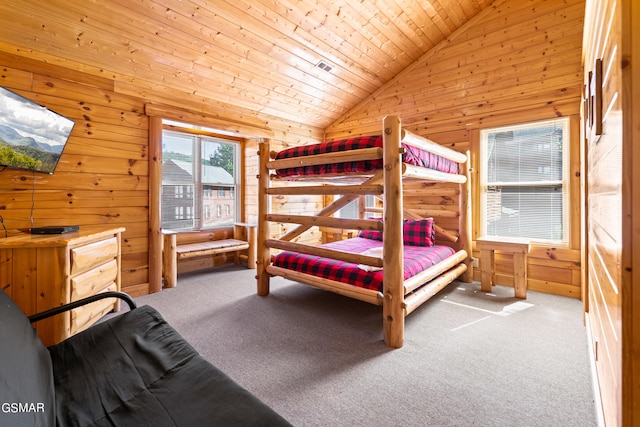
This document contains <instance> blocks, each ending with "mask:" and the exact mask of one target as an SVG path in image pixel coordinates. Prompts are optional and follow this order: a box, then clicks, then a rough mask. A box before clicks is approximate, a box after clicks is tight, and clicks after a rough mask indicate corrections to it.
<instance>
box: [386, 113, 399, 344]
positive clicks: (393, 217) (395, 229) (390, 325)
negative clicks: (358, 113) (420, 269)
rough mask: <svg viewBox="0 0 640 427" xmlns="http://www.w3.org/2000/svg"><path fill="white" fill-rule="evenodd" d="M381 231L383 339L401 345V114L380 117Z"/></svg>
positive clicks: (388, 342)
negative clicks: (382, 189)
mask: <svg viewBox="0 0 640 427" xmlns="http://www.w3.org/2000/svg"><path fill="white" fill-rule="evenodd" d="M382 129H383V136H382V138H383V145H384V157H383V159H384V231H383V247H384V249H383V253H384V256H383V272H384V279H383V286H384V289H383V297H384V299H383V305H382V317H383V324H384V342H385V343H386V344H387V345H388V346H390V347H393V348H400V347H402V345H403V342H404V289H403V284H404V267H403V264H404V261H403V250H402V167H401V163H400V160H401V159H400V118H399V117H397V116H388V117H385V118H384V120H383V126H382Z"/></svg>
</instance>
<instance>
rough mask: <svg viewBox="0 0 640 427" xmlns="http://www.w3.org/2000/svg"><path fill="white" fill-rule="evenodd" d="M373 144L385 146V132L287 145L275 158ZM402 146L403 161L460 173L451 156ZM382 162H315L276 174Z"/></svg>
mask: <svg viewBox="0 0 640 427" xmlns="http://www.w3.org/2000/svg"><path fill="white" fill-rule="evenodd" d="M374 147H380V148H382V136H361V137H355V138H349V139H342V140H337V141H328V142H322V143H319V144H311V145H304V146H299V147H293V148H288V149H286V150H282V151H280V152H279V153H278V154H277V156H276V160H281V159H290V158H295V157H304V156H312V155H317V154H327V153H336V152H342V151H350V150H357V149H361V148H374ZM402 147H403V148H404V154H403V155H402V161H403V162H404V163H408V164H410V165H414V166H421V167H424V168H428V169H433V170H437V171H440V172H445V173H451V174H457V173H458V163H456V162H454V161H452V160H448V159H445V158H444V157H442V156H439V155H437V154H433V153H430V152H428V151H425V150H421V149H419V148H416V147H413V146H410V145H406V144H402ZM382 163H383V162H382V159H376V160H360V161H352V162H342V163H331V164H323V165H314V166H298V167H292V168H286V169H278V170H277V171H276V174H277V175H278V176H280V177H302V176H315V175H323V174H349V173H364V172H369V171H372V170H376V169H380V168H382Z"/></svg>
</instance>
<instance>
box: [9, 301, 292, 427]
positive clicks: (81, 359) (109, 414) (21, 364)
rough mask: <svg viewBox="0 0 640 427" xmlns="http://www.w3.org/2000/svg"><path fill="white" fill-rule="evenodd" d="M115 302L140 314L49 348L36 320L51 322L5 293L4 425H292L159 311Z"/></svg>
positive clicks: (104, 324) (120, 317) (109, 322)
mask: <svg viewBox="0 0 640 427" xmlns="http://www.w3.org/2000/svg"><path fill="white" fill-rule="evenodd" d="M110 294H117V296H119V297H121V298H123V299H124V300H125V301H127V302H128V303H129V305H130V307H132V309H131V311H128V312H125V313H123V314H121V315H118V316H114V317H112V318H110V319H108V320H106V321H104V322H100V323H97V324H95V325H93V326H92V327H90V328H89V329H87V330H86V331H83V332H81V333H79V334H77V335H74V336H72V337H70V338H68V339H67V340H65V341H63V342H61V343H60V344H57V345H55V346H52V347H50V348H46V347H45V346H44V345H43V344H42V342H41V341H40V339H39V338H38V336H37V334H36V333H35V330H34V329H33V327H32V326H31V322H30V320H31V321H36V320H38V319H41V318H43V317H46V316H47V314H45V315H44V316H31V318H27V317H26V316H25V315H24V313H23V312H22V311H21V310H20V309H19V308H18V307H17V306H16V305H15V303H14V302H13V301H12V300H11V299H10V298H9V297H8V296H7V294H6V293H4V292H3V291H1V290H0V426H3V427H7V426H20V427H22V426H55V425H58V426H118V427H121V426H136V427H142V426H154V427H161V426H188V427H197V426H287V425H290V424H289V423H288V422H287V421H286V420H284V419H283V418H282V417H281V416H280V415H278V414H277V413H276V412H274V411H273V410H272V409H270V408H269V407H268V406H266V405H265V404H264V403H263V402H261V401H260V400H259V399H258V398H256V397H255V396H253V395H252V394H251V393H249V392H248V391H247V390H246V389H244V388H242V387H241V386H240V385H238V384H237V383H235V382H234V381H233V380H232V379H231V378H229V377H228V376H227V375H225V374H224V373H223V372H222V371H220V370H219V369H217V368H216V367H214V366H213V365H211V364H210V363H209V362H207V361H206V360H204V359H203V358H202V357H201V356H200V355H199V354H198V353H197V352H196V351H195V350H194V349H193V347H191V345H189V344H188V343H187V342H186V341H185V340H184V339H183V338H182V337H181V336H180V335H179V334H178V333H177V332H176V331H175V329H173V328H172V327H171V326H170V325H169V324H167V322H166V321H165V320H164V319H163V318H162V317H161V316H160V314H159V313H158V312H157V311H156V310H155V309H153V308H152V307H150V306H141V307H135V302H134V301H133V300H132V299H131V298H129V297H128V296H127V295H126V294H120V293H110ZM113 296H116V295H111V297H113ZM94 299H95V298H94ZM82 303H86V302H85V301H83V302H82ZM78 304H80V303H78ZM76 305H77V304H76ZM74 306H75V305H74ZM65 308H68V307H65Z"/></svg>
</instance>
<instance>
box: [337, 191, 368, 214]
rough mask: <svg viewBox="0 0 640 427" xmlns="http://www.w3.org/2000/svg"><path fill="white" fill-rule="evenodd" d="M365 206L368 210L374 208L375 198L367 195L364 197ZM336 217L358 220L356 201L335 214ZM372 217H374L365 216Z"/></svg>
mask: <svg viewBox="0 0 640 427" xmlns="http://www.w3.org/2000/svg"><path fill="white" fill-rule="evenodd" d="M365 206H366V207H368V208H372V207H375V206H376V202H375V198H374V196H372V195H371V194H367V195H366V196H365ZM335 216H336V217H338V218H358V200H354V201H353V202H351V203H349V204H348V205H346V206H345V207H343V208H342V209H340V210H339V211H338V212H336V215H335ZM369 216H374V215H367V217H369Z"/></svg>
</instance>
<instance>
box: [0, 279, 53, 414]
mask: <svg viewBox="0 0 640 427" xmlns="http://www.w3.org/2000/svg"><path fill="white" fill-rule="evenodd" d="M54 421H55V405H54V394H53V375H52V369H51V359H49V352H48V351H47V349H46V347H45V346H44V345H43V344H42V341H40V338H38V335H37V334H36V332H35V330H34V329H33V326H31V323H30V322H29V319H28V318H27V316H25V314H24V313H23V312H22V310H20V308H18V306H17V305H16V304H15V303H14V302H13V301H12V300H11V298H9V296H8V295H7V294H6V293H5V292H4V291H2V290H0V426H53V425H54Z"/></svg>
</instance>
